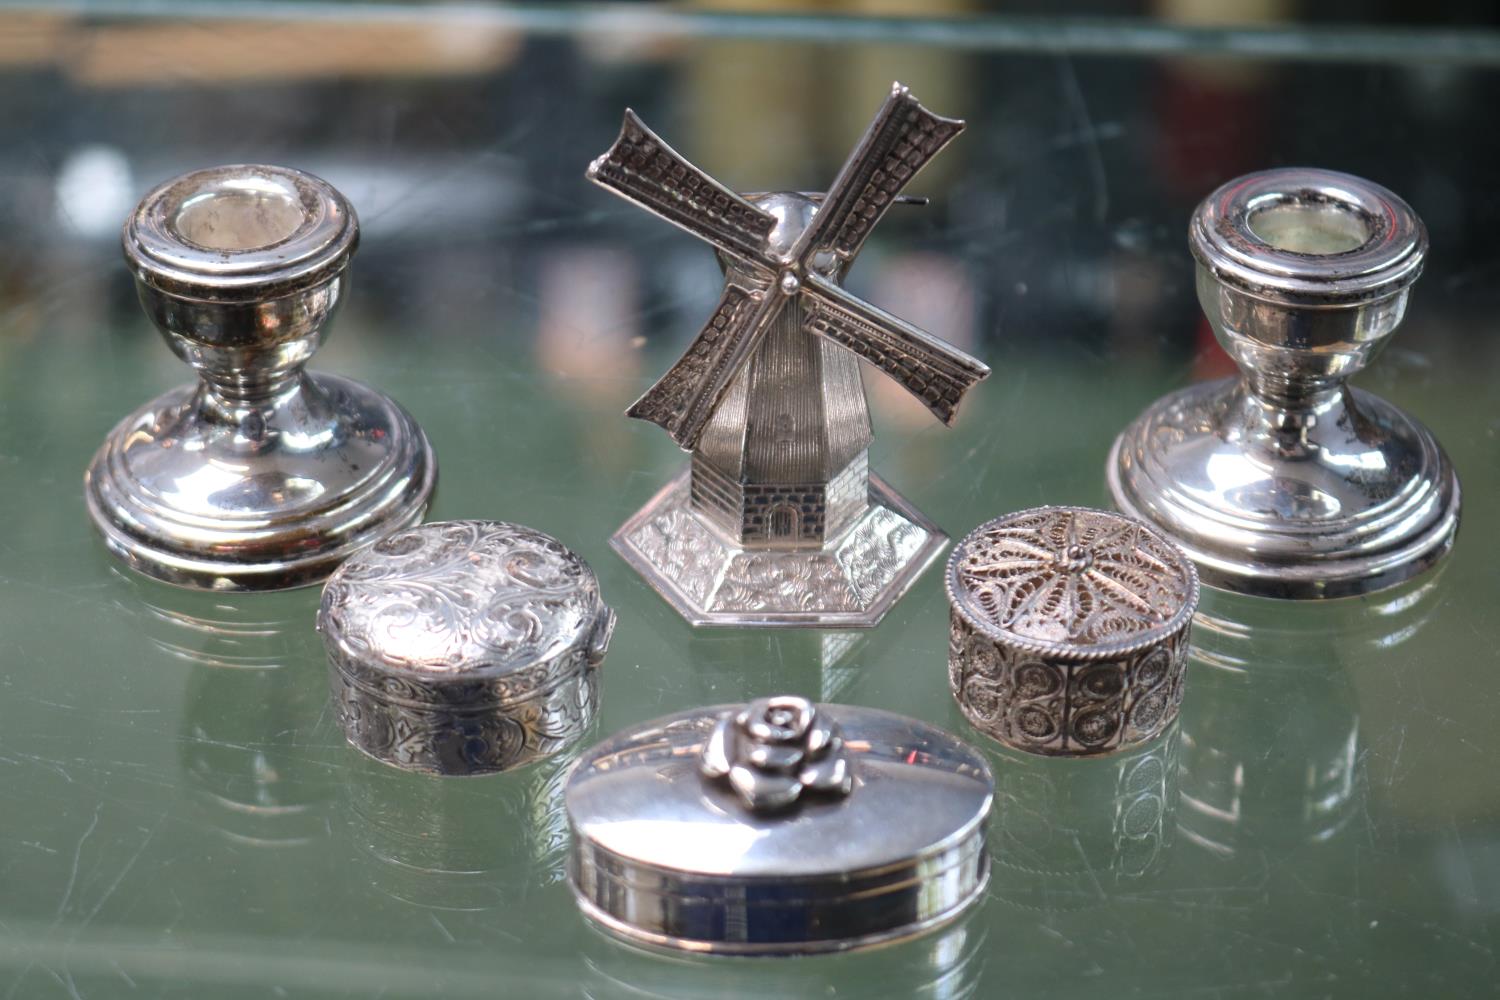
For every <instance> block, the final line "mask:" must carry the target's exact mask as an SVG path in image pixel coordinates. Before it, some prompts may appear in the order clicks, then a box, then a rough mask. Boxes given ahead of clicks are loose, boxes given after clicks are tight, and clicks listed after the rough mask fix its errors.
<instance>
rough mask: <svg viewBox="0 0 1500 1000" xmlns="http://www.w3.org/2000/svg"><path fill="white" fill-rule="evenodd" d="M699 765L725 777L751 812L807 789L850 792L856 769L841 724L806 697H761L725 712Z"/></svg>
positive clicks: (785, 803) (784, 802)
mask: <svg viewBox="0 0 1500 1000" xmlns="http://www.w3.org/2000/svg"><path fill="white" fill-rule="evenodd" d="M700 769H701V771H702V773H703V775H704V777H706V778H709V779H710V780H713V781H724V780H727V781H728V783H729V786H730V787H731V788H733V789H734V790H735V792H736V793H738V795H739V797H740V800H741V801H742V802H744V803H745V806H746V807H747V808H749V809H750V810H751V811H752V812H775V811H777V810H780V809H785V808H787V807H789V806H791V805H792V804H793V803H795V802H797V801H798V799H800V798H801V797H802V795H803V794H804V793H806V792H818V793H823V794H827V795H848V794H849V791H850V790H851V789H852V788H853V787H854V775H853V773H852V772H851V771H850V766H849V759H848V757H847V756H846V755H845V753H844V738H843V735H842V734H841V733H840V732H839V727H838V725H837V724H836V723H835V722H834V721H833V720H832V719H830V718H828V716H827V715H825V714H823V713H821V712H819V711H818V710H817V707H816V706H814V705H813V703H812V702H810V701H808V700H807V699H806V698H796V697H792V696H789V695H782V696H780V697H775V698H761V699H759V700H757V701H753V702H751V703H750V704H749V705H747V706H745V707H744V708H743V709H741V710H740V711H738V712H726V713H725V714H724V716H723V717H722V718H720V719H719V722H718V724H717V725H716V726H714V730H713V732H712V734H710V735H709V738H708V742H707V743H706V744H705V745H704V748H703V757H702V760H701V762H700Z"/></svg>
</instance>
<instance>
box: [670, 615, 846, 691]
mask: <svg viewBox="0 0 1500 1000" xmlns="http://www.w3.org/2000/svg"><path fill="white" fill-rule="evenodd" d="M678 624H679V626H680V628H679V631H680V632H681V633H684V634H683V635H682V636H681V637H680V640H675V641H680V642H681V643H682V645H683V646H684V647H685V648H686V649H687V660H688V662H689V663H691V664H693V671H694V677H695V678H696V679H697V680H698V682H699V691H698V698H697V701H698V702H699V703H702V704H717V703H719V702H730V701H749V700H750V699H752V698H758V697H761V696H762V695H765V694H767V693H768V692H783V693H794V694H800V695H802V696H803V697H805V698H811V699H812V700H813V701H831V702H846V701H856V702H857V701H859V700H860V699H859V698H858V696H857V695H856V694H855V692H856V690H857V688H858V685H859V683H860V681H861V679H862V678H863V677H864V671H863V669H861V665H862V662H863V654H864V653H865V651H866V650H867V649H868V639H869V633H868V632H861V631H852V630H845V631H842V632H840V631H831V630H830V631H823V630H812V629H796V630H776V631H775V633H774V634H766V633H760V634H756V633H752V632H748V631H744V630H735V631H713V630H704V629H693V628H691V627H690V626H688V625H687V624H686V623H685V622H679V623H678Z"/></svg>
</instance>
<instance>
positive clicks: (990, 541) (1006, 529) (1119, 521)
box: [947, 507, 1198, 659]
mask: <svg viewBox="0 0 1500 1000" xmlns="http://www.w3.org/2000/svg"><path fill="white" fill-rule="evenodd" d="M947 586H948V599H949V602H950V604H951V605H952V606H953V609H954V611H955V612H956V613H957V614H959V615H961V616H962V617H963V618H964V619H965V620H966V621H967V622H968V623H969V624H970V625H971V626H973V627H974V628H976V629H978V630H979V631H980V632H983V633H984V634H986V635H988V636H990V637H991V638H993V639H995V640H996V641H998V642H1001V643H1004V644H1006V645H1009V646H1014V647H1017V648H1020V649H1024V650H1028V651H1030V652H1035V653H1040V654H1044V655H1048V656H1062V657H1066V658H1078V659H1108V658H1113V657H1117V656H1121V655H1124V654H1127V653H1129V652H1131V651H1133V650H1136V649H1141V648H1145V647H1148V646H1151V645H1155V644H1156V643H1158V642H1160V641H1161V640H1162V639H1164V638H1166V637H1167V636H1170V635H1173V634H1175V633H1177V632H1179V631H1181V629H1182V627H1183V625H1184V624H1185V623H1186V622H1187V621H1188V619H1190V618H1191V617H1192V615H1193V611H1194V609H1195V608H1196V607H1197V604H1198V577H1197V572H1196V570H1194V568H1193V565H1192V563H1191V562H1190V561H1189V560H1188V559H1187V557H1186V556H1185V555H1184V554H1183V553H1182V551H1181V550H1180V549H1178V548H1177V547H1176V546H1175V545H1173V544H1172V543H1171V542H1170V541H1168V540H1167V538H1166V537H1165V536H1163V535H1162V534H1161V533H1159V532H1157V531H1156V530H1155V529H1153V528H1151V527H1150V526H1148V525H1146V524H1144V523H1142V522H1140V521H1136V520H1134V519H1132V518H1127V517H1122V516H1120V515H1118V514H1111V513H1108V512H1106V511H1100V510H1091V509H1089V508H1086V507H1038V508H1034V509H1032V510H1025V511H1021V512H1019V513H1016V514H1010V515H1007V516H1005V517H1000V518H996V519H995V520H993V521H990V522H988V523H987V524H983V525H981V526H980V527H978V528H976V529H974V531H973V532H971V533H970V534H969V535H968V537H966V538H965V539H964V540H963V541H962V542H961V543H960V544H959V546H958V547H957V548H956V549H955V550H954V551H953V555H952V557H951V558H950V559H949V563H948V578H947Z"/></svg>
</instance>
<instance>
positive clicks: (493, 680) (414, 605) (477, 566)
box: [318, 521, 615, 775]
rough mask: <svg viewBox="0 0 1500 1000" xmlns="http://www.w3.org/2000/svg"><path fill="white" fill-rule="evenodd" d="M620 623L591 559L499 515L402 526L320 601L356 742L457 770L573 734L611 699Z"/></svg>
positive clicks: (334, 673)
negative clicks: (603, 675) (610, 662)
mask: <svg viewBox="0 0 1500 1000" xmlns="http://www.w3.org/2000/svg"><path fill="white" fill-rule="evenodd" d="M614 623H615V614H614V612H613V611H612V610H610V609H609V608H608V607H606V606H605V605H604V602H603V601H602V600H601V598H600V596H599V583H598V581H597V580H596V579H595V577H594V572H593V570H591V569H590V568H589V566H588V564H587V563H585V562H584V561H583V560H582V559H580V558H579V557H578V556H577V555H575V554H574V553H573V552H571V551H569V550H568V549H567V548H565V547H564V546H563V545H562V544H561V543H559V542H558V541H556V540H555V539H553V538H551V537H549V536H547V535H544V534H542V533H541V532H539V531H534V530H532V529H531V528H526V527H522V526H521V525H516V524H506V523H504V522H499V521H436V522H433V523H431V524H424V525H420V526H418V527H415V528H408V529H406V530H404V531H400V532H397V533H396V534H394V535H392V536H390V537H389V538H386V539H384V540H383V541H381V542H378V543H377V544H375V545H373V546H371V547H370V548H368V549H366V550H364V551H363V552H361V553H359V554H358V555H356V556H354V557H353V558H351V559H349V560H348V561H347V562H345V563H344V564H343V565H342V566H340V567H339V568H338V570H337V572H335V573H334V574H333V576H332V577H330V578H329V580H328V584H327V586H326V587H324V589H323V601H322V605H321V607H320V608H319V610H318V630H319V631H320V632H322V633H323V641H324V644H325V645H326V646H327V649H328V661H329V682H330V685H331V687H332V690H333V700H334V704H335V706H336V708H337V711H338V716H339V721H340V723H341V724H342V725H343V727H344V733H345V735H346V736H348V738H349V742H350V743H352V744H354V746H356V747H358V748H359V749H360V750H363V751H364V752H365V753H367V754H369V755H370V756H372V757H374V758H376V759H377V760H382V761H385V762H386V763H388V764H394V765H395V766H397V767H401V768H405V769H407V770H413V771H426V772H430V773H434V774H451V775H469V774H487V773H491V772H495V771H505V770H509V769H511V768H514V767H519V766H521V765H523V764H527V763H530V762H531V761H534V760H538V759H540V758H542V757H547V756H550V755H552V754H555V753H557V752H559V751H561V750H564V749H566V748H567V747H568V746H570V745H572V744H573V743H574V742H575V741H576V740H577V739H578V738H579V737H580V736H581V735H582V734H583V733H584V732H585V731H586V730H587V729H588V727H589V725H590V723H591V722H592V721H593V718H594V714H595V712H596V711H597V709H598V702H599V683H598V668H599V665H600V664H601V663H602V662H603V660H604V654H605V651H606V650H607V648H608V646H609V640H610V635H611V633H612V632H613V630H614Z"/></svg>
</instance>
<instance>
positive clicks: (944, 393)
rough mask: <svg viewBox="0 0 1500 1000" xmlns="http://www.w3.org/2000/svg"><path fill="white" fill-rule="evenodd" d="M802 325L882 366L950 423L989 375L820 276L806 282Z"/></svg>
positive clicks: (965, 357) (949, 347)
mask: <svg viewBox="0 0 1500 1000" xmlns="http://www.w3.org/2000/svg"><path fill="white" fill-rule="evenodd" d="M801 303H802V328H803V329H804V330H807V331H808V332H810V333H815V334H817V335H818V336H820V337H826V338H828V339H829V340H831V341H833V342H834V343H835V344H838V345H839V346H840V347H844V348H847V349H848V350H851V351H853V352H854V353H855V354H857V355H859V356H860V357H862V358H864V359H865V360H866V361H868V362H870V364H872V365H874V366H875V367H876V368H879V369H880V370H881V371H883V372H885V374H886V375H888V376H890V377H891V378H892V379H894V380H895V381H896V382H898V383H899V384H901V385H902V386H904V387H905V389H906V391H907V392H909V393H911V394H912V395H913V396H916V397H917V398H918V399H920V400H921V401H922V404H923V405H924V406H926V407H927V408H928V409H929V410H931V411H932V413H933V415H934V416H936V417H937V418H938V419H939V420H941V421H942V422H943V423H945V424H949V425H951V424H952V423H953V418H954V416H955V415H956V413H957V411H958V404H959V402H960V401H962V399H963V397H964V393H966V392H968V391H969V389H971V388H972V387H973V386H974V384H975V383H976V382H979V381H981V380H983V379H984V378H985V377H986V376H988V375H989V373H990V369H989V366H988V365H986V364H984V362H982V361H980V360H979V359H978V358H973V357H970V356H969V355H968V354H965V353H964V352H963V351H960V350H959V349H958V348H956V347H954V346H953V345H952V344H949V343H946V342H944V341H941V340H939V339H938V338H936V337H934V336H933V335H932V334H930V333H927V332H926V331H925V330H921V329H918V328H917V327H915V326H913V325H911V324H910V323H908V322H906V321H905V320H903V319H901V318H899V317H897V316H892V315H891V314H890V313H888V312H886V311H885V310H883V309H877V308H875V307H874V306H872V305H870V303H868V302H866V301H864V300H863V299H860V298H856V297H855V296H853V295H850V294H849V293H848V292H846V291H844V290H843V289H842V288H840V287H839V286H838V285H836V284H834V283H833V282H832V281H829V280H828V279H827V278H823V277H821V276H819V275H815V274H814V275H809V276H808V278H807V280H806V281H805V282H804V283H803V285H802V295H801Z"/></svg>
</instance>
